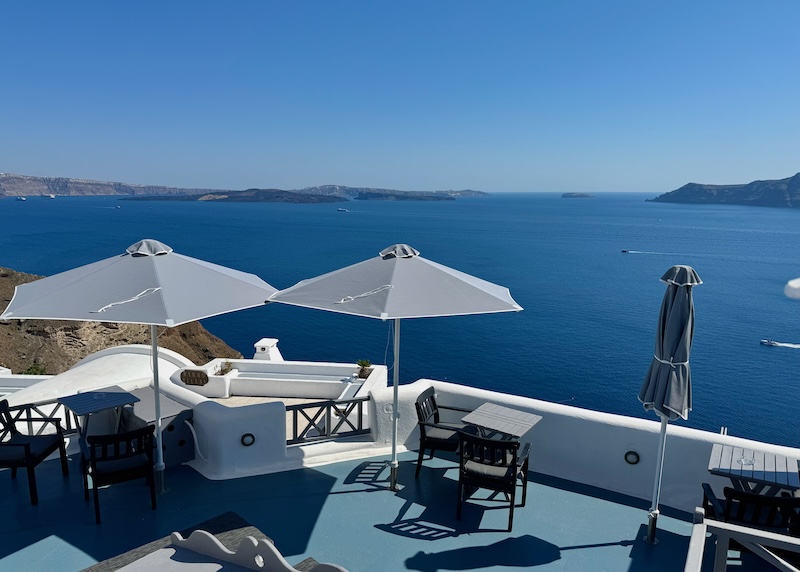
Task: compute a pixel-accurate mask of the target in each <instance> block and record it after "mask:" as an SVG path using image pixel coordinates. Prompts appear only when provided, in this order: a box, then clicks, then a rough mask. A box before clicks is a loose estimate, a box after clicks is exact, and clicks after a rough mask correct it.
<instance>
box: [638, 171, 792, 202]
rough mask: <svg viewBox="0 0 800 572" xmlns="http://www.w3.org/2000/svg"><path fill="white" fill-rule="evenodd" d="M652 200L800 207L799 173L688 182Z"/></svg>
mask: <svg viewBox="0 0 800 572" xmlns="http://www.w3.org/2000/svg"><path fill="white" fill-rule="evenodd" d="M648 200H649V201H653V202H659V203H689V204H725V205H749V206H758V207H782V208H795V209H796V208H800V173H797V174H796V175H795V176H793V177H789V178H788V179H780V180H775V181H753V182H752V183H747V184H741V185H702V184H698V183H689V184H687V185H684V186H682V187H681V188H680V189H677V190H675V191H671V192H669V193H665V194H663V195H660V196H658V197H656V198H654V199H648Z"/></svg>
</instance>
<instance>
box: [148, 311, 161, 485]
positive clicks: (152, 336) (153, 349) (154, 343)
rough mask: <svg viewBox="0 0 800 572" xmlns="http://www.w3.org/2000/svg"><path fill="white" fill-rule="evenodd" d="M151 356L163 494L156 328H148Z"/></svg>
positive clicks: (157, 449)
mask: <svg viewBox="0 0 800 572" xmlns="http://www.w3.org/2000/svg"><path fill="white" fill-rule="evenodd" d="M150 344H151V352H150V353H151V354H152V356H153V391H154V392H155V406H156V466H155V469H156V474H155V478H156V481H157V482H158V488H159V490H160V491H161V492H162V493H163V492H164V490H165V489H164V449H163V448H162V446H161V390H160V389H159V387H158V385H159V379H158V326H155V325H151V326H150Z"/></svg>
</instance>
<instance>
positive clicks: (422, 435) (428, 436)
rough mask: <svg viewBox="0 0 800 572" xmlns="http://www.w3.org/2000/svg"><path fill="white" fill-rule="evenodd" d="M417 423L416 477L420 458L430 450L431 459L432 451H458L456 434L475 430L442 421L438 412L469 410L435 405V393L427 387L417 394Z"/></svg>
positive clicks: (419, 466)
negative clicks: (417, 453) (417, 451)
mask: <svg viewBox="0 0 800 572" xmlns="http://www.w3.org/2000/svg"><path fill="white" fill-rule="evenodd" d="M416 408H417V421H418V423H419V457H418V458H417V471H416V473H415V476H416V477H419V470H420V468H421V467H422V457H424V456H425V451H426V450H430V452H431V457H430V458H431V459H432V458H433V452H434V451H450V452H455V451H458V434H459V432H461V431H467V432H473V433H474V432H476V428H475V427H473V426H471V425H467V424H465V423H461V422H447V421H442V419H441V416H440V410H446V411H459V412H462V413H470V412H471V411H472V410H471V409H463V408H461V407H445V406H442V405H439V404H437V403H436V392H435V391H434V389H433V387H429V388H428V389H426V390H425V391H423V392H422V393H420V394H419V397H417V402H416Z"/></svg>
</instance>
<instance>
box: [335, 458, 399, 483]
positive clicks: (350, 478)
mask: <svg viewBox="0 0 800 572" xmlns="http://www.w3.org/2000/svg"><path fill="white" fill-rule="evenodd" d="M389 473H390V471H389V462H388V461H365V462H363V463H361V464H359V465H357V466H356V467H355V468H354V469H353V470H352V471H350V473H349V474H348V475H347V476H346V477H345V478H344V481H343V484H345V485H364V486H367V487H370V488H374V489H380V490H386V489H388V488H389Z"/></svg>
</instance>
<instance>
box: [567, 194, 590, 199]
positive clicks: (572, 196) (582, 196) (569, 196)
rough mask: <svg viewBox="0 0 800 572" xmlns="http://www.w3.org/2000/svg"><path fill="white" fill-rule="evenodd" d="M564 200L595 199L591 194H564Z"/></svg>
mask: <svg viewBox="0 0 800 572" xmlns="http://www.w3.org/2000/svg"><path fill="white" fill-rule="evenodd" d="M561 198H562V199H593V198H594V195H590V194H589V193H564V194H563V195H561Z"/></svg>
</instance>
